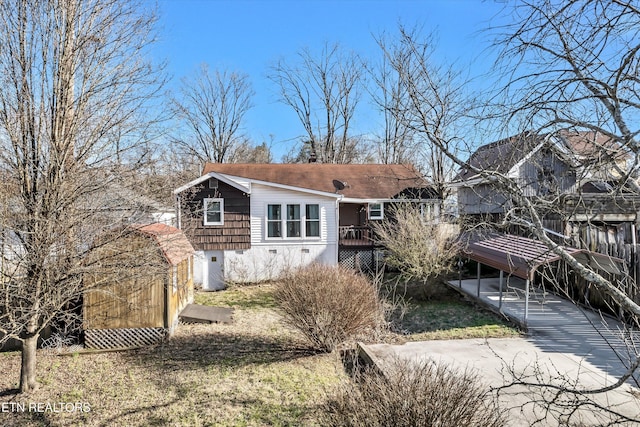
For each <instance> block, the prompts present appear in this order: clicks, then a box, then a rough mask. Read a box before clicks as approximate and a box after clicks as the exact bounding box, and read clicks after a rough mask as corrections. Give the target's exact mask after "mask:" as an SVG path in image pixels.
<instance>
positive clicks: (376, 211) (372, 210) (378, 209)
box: [369, 203, 384, 219]
mask: <svg viewBox="0 0 640 427" xmlns="http://www.w3.org/2000/svg"><path fill="white" fill-rule="evenodd" d="M383 217H384V209H383V205H382V203H369V219H382V218H383Z"/></svg>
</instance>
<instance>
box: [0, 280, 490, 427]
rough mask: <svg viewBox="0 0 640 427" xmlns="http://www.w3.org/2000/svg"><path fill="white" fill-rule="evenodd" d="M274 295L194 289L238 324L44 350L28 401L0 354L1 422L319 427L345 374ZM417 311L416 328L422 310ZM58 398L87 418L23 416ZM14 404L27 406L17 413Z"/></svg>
mask: <svg viewBox="0 0 640 427" xmlns="http://www.w3.org/2000/svg"><path fill="white" fill-rule="evenodd" d="M271 291H272V287H271V285H255V286H245V287H235V288H231V289H228V290H226V291H222V292H216V293H199V294H198V295H197V297H196V302H198V303H201V304H209V305H218V306H229V307H234V308H235V313H234V323H233V324H230V325H222V324H212V325H180V327H179V328H178V330H177V331H176V334H175V335H174V337H173V338H172V339H171V340H169V341H168V342H167V343H165V344H164V345H162V346H158V347H155V348H148V349H140V350H132V351H125V352H109V353H95V354H91V353H80V354H78V353H75V354H69V355H58V354H53V353H51V352H50V351H46V350H41V351H39V353H38V374H39V375H38V377H39V381H40V383H41V387H40V389H39V390H38V391H36V392H34V393H32V394H29V395H20V394H16V393H15V388H16V387H17V385H18V381H19V372H20V354H19V353H16V352H11V353H0V425H3V426H13V425H15V426H32V425H33V426H35V425H51V426H70V425H77V426H85V425H89V426H111V425H121V426H148V425H163V426H164V425H170V426H173V425H175V426H183V425H184V426H266V425H270V426H300V425H301V426H305V425H309V426H310V425H319V422H318V419H319V418H318V414H319V411H320V406H321V405H322V404H323V403H324V402H325V400H326V399H327V396H328V393H331V390H332V389H333V387H334V386H336V385H338V384H339V383H340V382H341V381H342V380H343V379H345V378H346V374H345V373H344V371H343V367H342V362H341V360H340V359H339V356H338V355H336V354H315V353H314V352H312V351H310V350H309V348H308V346H307V344H306V343H305V342H304V341H303V339H302V337H301V336H300V335H299V334H298V333H297V332H295V331H292V330H290V329H288V328H286V327H284V326H283V325H282V324H281V322H280V318H279V315H278V314H277V312H276V310H275V302H274V300H273V298H272V296H271ZM416 307H418V306H416ZM418 308H419V307H418ZM465 310H466V311H469V310H473V309H472V308H470V307H468V306H466V308H465ZM416 313H417V314H416ZM416 313H414V314H413V316H414V317H416V316H417V317H416V322H417V321H418V319H422V318H423V317H424V316H423V314H424V313H423V310H422V309H419V310H418V312H416ZM421 313H422V314H421ZM449 314H451V313H448V315H449ZM454 315H455V314H454ZM410 316H411V313H410ZM492 322H493V323H496V321H495V319H493V320H492ZM488 323H491V322H488ZM497 323H499V322H497ZM424 327H425V325H422V326H419V325H417V326H415V327H414V330H409V331H407V333H409V334H410V335H409V336H407V337H402V338H401V339H405V338H406V339H411V336H412V335H416V334H420V333H424V332H425V331H424ZM445 327H446V325H445ZM449 338H450V337H449ZM57 402H64V403H69V402H74V403H75V402H80V403H83V404H85V405H87V404H88V405H89V406H90V412H79V411H76V412H51V411H48V412H44V413H43V412H29V411H28V405H29V404H30V403H32V404H34V403H36V404H37V403H42V404H46V403H50V404H52V405H53V404H54V403H57ZM17 404H21V405H24V406H25V408H27V410H26V411H25V412H20V411H17V412H16V411H15V405H17ZM12 407H13V408H14V409H13V411H12V409H11V408H12ZM85 408H86V406H85ZM51 409H54V410H55V409H56V407H52V408H51Z"/></svg>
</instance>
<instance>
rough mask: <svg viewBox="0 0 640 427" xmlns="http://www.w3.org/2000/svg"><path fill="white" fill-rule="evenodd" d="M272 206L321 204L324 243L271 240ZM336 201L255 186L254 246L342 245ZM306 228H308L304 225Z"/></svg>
mask: <svg viewBox="0 0 640 427" xmlns="http://www.w3.org/2000/svg"><path fill="white" fill-rule="evenodd" d="M268 204H283V205H286V204H300V205H306V204H318V205H320V239H318V238H317V237H316V238H310V239H288V238H281V239H271V238H270V239H267V238H266V232H265V227H266V216H267V205H268ZM336 204H337V203H336V199H334V198H332V197H323V196H318V195H314V194H308V193H302V192H298V191H292V190H285V189H282V188H275V187H269V186H265V185H259V184H253V185H252V186H251V246H252V247H253V246H254V245H260V244H263V245H294V246H300V245H302V244H307V243H317V242H322V243H327V244H333V245H337V244H338V239H337V236H338V230H337V229H336ZM302 226H303V227H304V224H302Z"/></svg>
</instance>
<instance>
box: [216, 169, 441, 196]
mask: <svg viewBox="0 0 640 427" xmlns="http://www.w3.org/2000/svg"><path fill="white" fill-rule="evenodd" d="M209 172H217V173H222V174H225V175H231V176H237V177H243V178H248V179H252V180H259V181H267V182H272V183H276V184H283V185H289V186H293V187H301V188H305V189H309V190H316V191H324V192H327V193H336V192H337V193H339V194H342V195H344V196H345V197H349V198H356V199H390V198H393V197H397V196H399V195H400V193H402V192H410V191H411V190H412V189H425V188H430V186H429V183H428V182H427V181H426V180H425V179H424V178H423V177H422V175H421V174H420V173H419V172H418V171H417V170H416V169H415V168H414V167H413V166H412V165H383V164H347V165H343V164H340V165H337V164H324V163H295V164H264V163H257V164H256V163H247V164H237V163H235V164H234V163H207V164H206V165H205V167H204V170H203V175H206V174H208V173H209ZM334 180H337V181H341V182H343V183H345V184H346V187H345V188H344V189H343V190H340V191H337V190H336V187H335V186H334V184H333V181H334Z"/></svg>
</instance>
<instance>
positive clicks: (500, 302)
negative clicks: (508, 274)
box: [498, 270, 504, 309]
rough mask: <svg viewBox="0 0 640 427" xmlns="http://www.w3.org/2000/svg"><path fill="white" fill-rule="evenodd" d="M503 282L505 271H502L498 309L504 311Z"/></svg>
mask: <svg viewBox="0 0 640 427" xmlns="http://www.w3.org/2000/svg"><path fill="white" fill-rule="evenodd" d="M502 282H504V271H502V270H500V299H499V301H498V309H502Z"/></svg>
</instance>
